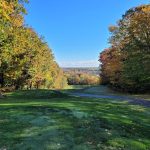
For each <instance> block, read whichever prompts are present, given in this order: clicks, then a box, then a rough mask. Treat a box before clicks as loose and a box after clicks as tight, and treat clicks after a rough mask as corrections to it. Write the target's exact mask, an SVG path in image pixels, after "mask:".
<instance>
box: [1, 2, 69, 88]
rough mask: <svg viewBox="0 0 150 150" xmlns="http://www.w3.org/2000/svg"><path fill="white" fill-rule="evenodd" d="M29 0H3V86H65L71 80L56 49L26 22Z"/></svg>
mask: <svg viewBox="0 0 150 150" xmlns="http://www.w3.org/2000/svg"><path fill="white" fill-rule="evenodd" d="M27 2H28V0H0V84H1V88H4V87H13V88H15V89H19V88H24V87H26V88H28V89H31V88H63V87H64V86H65V85H66V84H67V82H66V78H65V77H64V74H63V71H62V70H61V69H60V67H59V66H58V64H57V63H56V62H55V59H54V56H53V53H52V50H51V49H50V48H49V46H48V44H47V43H46V42H45V40H44V38H42V37H40V36H39V35H38V34H37V33H36V32H35V31H34V29H33V28H30V27H28V26H27V25H24V15H25V14H26V9H25V7H24V4H25V3H27Z"/></svg>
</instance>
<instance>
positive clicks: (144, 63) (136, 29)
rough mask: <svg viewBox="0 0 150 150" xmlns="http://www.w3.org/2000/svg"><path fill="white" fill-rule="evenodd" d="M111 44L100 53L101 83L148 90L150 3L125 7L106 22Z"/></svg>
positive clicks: (119, 87)
mask: <svg viewBox="0 0 150 150" xmlns="http://www.w3.org/2000/svg"><path fill="white" fill-rule="evenodd" d="M109 30H110V32H111V37H110V39H109V42H110V44H111V46H110V47H109V48H107V49H105V50H104V51H103V52H102V53H101V54H100V59H99V61H100V62H101V77H102V82H103V84H110V85H111V86H112V87H114V88H116V89H121V90H122V91H128V92H147V91H149V90H150V5H142V6H138V7H135V8H131V9H129V10H128V11H127V12H126V13H125V14H124V15H123V16H122V18H121V19H120V20H119V21H118V23H117V25H116V26H110V27H109Z"/></svg>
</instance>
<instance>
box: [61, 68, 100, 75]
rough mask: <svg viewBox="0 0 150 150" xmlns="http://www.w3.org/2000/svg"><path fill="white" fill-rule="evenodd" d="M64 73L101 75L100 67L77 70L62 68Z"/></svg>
mask: <svg viewBox="0 0 150 150" xmlns="http://www.w3.org/2000/svg"><path fill="white" fill-rule="evenodd" d="M62 69H63V71H64V72H70V71H71V72H75V73H87V74H91V75H99V74H100V71H99V67H77V68H70V67H68V68H62Z"/></svg>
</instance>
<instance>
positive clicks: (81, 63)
mask: <svg viewBox="0 0 150 150" xmlns="http://www.w3.org/2000/svg"><path fill="white" fill-rule="evenodd" d="M59 65H60V67H98V66H99V62H98V61H97V60H86V61H62V62H59Z"/></svg>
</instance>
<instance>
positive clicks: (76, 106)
mask: <svg viewBox="0 0 150 150" xmlns="http://www.w3.org/2000/svg"><path fill="white" fill-rule="evenodd" d="M0 113H1V114H0V149H7V150H9V149H10V150H20V149H21V150H41V149H44V150H148V149H149V148H150V119H149V114H150V109H149V108H145V107H142V106H138V105H130V104H128V103H127V102H126V101H119V100H110V99H109V100H108V99H94V98H79V97H69V96H67V95H65V94H61V93H57V92H54V91H48V90H33V91H19V92H15V93H10V94H8V96H7V98H5V99H1V100H0Z"/></svg>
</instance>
